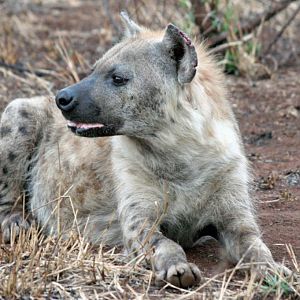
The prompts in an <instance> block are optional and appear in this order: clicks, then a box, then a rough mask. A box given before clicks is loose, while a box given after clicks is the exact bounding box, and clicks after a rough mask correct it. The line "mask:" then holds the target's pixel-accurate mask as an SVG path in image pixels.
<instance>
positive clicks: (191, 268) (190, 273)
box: [155, 262, 201, 288]
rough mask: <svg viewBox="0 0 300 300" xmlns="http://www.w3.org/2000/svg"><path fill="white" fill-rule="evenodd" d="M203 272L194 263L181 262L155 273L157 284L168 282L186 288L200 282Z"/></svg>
mask: <svg viewBox="0 0 300 300" xmlns="http://www.w3.org/2000/svg"><path fill="white" fill-rule="evenodd" d="M200 279H201V273H200V270H199V269H198V267H197V266H196V265H195V264H193V263H188V262H179V263H177V264H172V265H171V266H170V267H168V268H166V269H165V270H161V271H158V272H156V273H155V284H156V285H158V286H163V285H165V284H166V282H169V283H171V284H172V285H175V286H178V287H182V288H186V287H189V286H192V285H195V284H197V283H199V282H200Z"/></svg>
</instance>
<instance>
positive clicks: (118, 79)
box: [112, 75, 128, 86]
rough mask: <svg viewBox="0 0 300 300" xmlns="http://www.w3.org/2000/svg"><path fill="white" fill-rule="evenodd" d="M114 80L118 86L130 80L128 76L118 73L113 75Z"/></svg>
mask: <svg viewBox="0 0 300 300" xmlns="http://www.w3.org/2000/svg"><path fill="white" fill-rule="evenodd" d="M112 80H113V83H114V85H116V86H121V85H125V84H126V83H127V82H128V79H127V78H124V77H121V76H117V75H112Z"/></svg>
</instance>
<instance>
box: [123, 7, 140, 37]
mask: <svg viewBox="0 0 300 300" xmlns="http://www.w3.org/2000/svg"><path fill="white" fill-rule="evenodd" d="M120 15H121V19H122V22H123V24H124V27H125V32H124V35H125V37H129V38H130V37H134V36H136V35H138V34H139V33H140V32H141V31H142V30H143V28H142V27H140V26H139V25H138V24H136V23H135V22H134V21H133V20H132V19H130V17H129V16H128V14H127V12H126V11H124V10H123V11H121V13H120Z"/></svg>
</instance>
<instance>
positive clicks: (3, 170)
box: [2, 166, 8, 174]
mask: <svg viewBox="0 0 300 300" xmlns="http://www.w3.org/2000/svg"><path fill="white" fill-rule="evenodd" d="M2 172H3V174H7V172H8V170H7V167H5V166H4V167H3V168H2Z"/></svg>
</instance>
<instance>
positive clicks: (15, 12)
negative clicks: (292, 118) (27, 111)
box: [0, 0, 300, 299]
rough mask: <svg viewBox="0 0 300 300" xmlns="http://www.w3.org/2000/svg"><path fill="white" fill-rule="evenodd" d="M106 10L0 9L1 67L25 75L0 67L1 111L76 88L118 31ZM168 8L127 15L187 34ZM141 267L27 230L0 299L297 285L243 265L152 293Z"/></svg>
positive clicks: (289, 294)
mask: <svg viewBox="0 0 300 300" xmlns="http://www.w3.org/2000/svg"><path fill="white" fill-rule="evenodd" d="M104 2H105V1H101V2H98V5H96V4H95V1H94V2H92V1H84V2H83V1H77V0H69V1H54V0H53V1H33V0H32V1H4V2H3V1H2V2H1V1H0V5H2V6H1V7H0V61H1V60H3V61H5V62H6V63H10V64H15V63H18V62H19V63H20V62H21V63H22V65H23V66H25V67H26V68H27V69H28V70H29V71H28V72H19V71H16V70H12V69H11V70H8V69H6V68H3V67H0V80H1V81H0V106H1V107H3V106H4V105H5V104H6V103H7V102H8V100H9V99H12V98H15V97H19V96H22V97H24V96H33V95H37V94H50V95H52V94H54V93H55V90H56V88H57V87H59V86H60V87H62V86H65V85H67V84H70V83H72V82H75V81H78V80H79V79H80V78H81V77H82V76H84V75H85V74H86V73H87V72H88V71H89V68H90V66H91V65H92V64H93V62H94V60H95V59H97V58H98V57H99V56H101V54H103V53H104V52H105V50H106V49H107V48H108V47H110V46H111V43H112V42H113V41H114V37H115V36H116V35H117V34H118V33H117V30H118V26H119V25H120V23H119V19H118V17H117V14H116V12H117V11H119V10H120V8H122V5H119V4H118V3H117V2H114V4H112V3H113V2H111V1H109V2H110V4H111V9H112V11H113V16H109V15H107V13H106V12H105V7H104V6H103V3H104ZM166 2H167V1H157V3H156V4H155V5H152V6H150V7H149V6H147V4H146V2H145V1H131V2H130V5H128V7H127V9H128V10H129V12H130V13H131V14H132V15H133V16H134V17H135V18H136V19H138V20H139V21H140V22H141V23H144V24H146V25H150V24H151V27H152V28H153V27H154V28H161V27H162V25H165V24H166V23H168V22H169V21H172V22H175V23H177V24H178V25H179V26H183V27H186V28H188V29H189V30H190V31H191V32H193V31H194V30H195V28H191V26H190V24H188V23H187V22H188V19H187V18H186V11H185V10H184V9H183V8H180V9H177V8H176V9H175V7H176V5H177V4H178V3H177V1H168V3H166ZM249 2H250V1H249ZM252 2H255V1H252ZM28 5H29V6H28ZM30 5H31V6H30ZM95 7H96V8H97V9H94V8H95ZM123 7H124V6H123ZM170 7H171V8H170ZM39 14H41V15H42V18H41V16H39ZM111 17H113V20H114V22H116V23H115V24H114V27H112V26H111V21H112V19H111ZM73 18H74V19H75V20H73ZM91 20H93V22H91ZM233 40H235V37H233ZM74 49H76V50H74ZM237 51H238V50H237ZM80 53H82V54H80ZM252 58H253V59H254V57H253V56H251V59H252ZM36 71H40V72H44V74H45V75H44V76H43V77H41V76H38V75H37V74H36V73H34V72H36ZM286 247H287V250H288V253H289V256H290V257H289V260H290V261H291V262H292V263H293V270H294V271H297V272H299V268H300V266H299V264H298V262H297V261H299V257H298V258H297V257H295V254H294V251H293V247H292V245H286ZM144 262H145V259H144V257H138V258H137V259H134V260H131V261H130V259H129V258H128V257H127V256H125V255H123V254H122V253H121V250H120V249H114V248H113V249H107V248H105V247H102V246H99V247H95V246H92V245H90V244H88V243H87V242H86V241H85V240H84V239H83V238H82V237H81V236H78V235H76V234H72V235H71V236H70V237H69V238H68V239H67V240H64V239H62V238H56V239H55V238H53V237H45V236H43V235H42V233H41V232H40V231H39V230H38V229H37V228H36V227H31V228H30V230H29V231H27V232H22V233H21V235H20V237H19V238H18V239H16V238H15V237H12V240H11V243H10V244H6V245H5V244H1V245H0V299H1V298H3V299H11V298H22V299H44V298H55V299H74V298H75V299H78V298H79V299H133V298H137V299H148V298H150V299H156V298H160V299H161V298H163V299H252V298H266V299H281V298H290V299H292V298H294V299H297V298H298V297H299V298H300V280H299V279H298V280H297V281H296V280H295V279H294V278H289V279H283V278H282V276H281V275H280V274H275V273H274V272H273V271H272V270H270V274H271V275H270V276H269V277H268V278H267V279H266V280H265V281H263V280H260V281H257V280H255V278H254V276H253V275H250V274H249V273H248V272H246V273H245V272H244V270H245V268H248V267H249V266H247V265H244V264H243V263H242V262H241V263H240V264H238V265H237V267H235V268H233V269H228V270H226V272H223V273H220V274H217V275H215V276H213V277H209V278H208V277H205V276H204V277H203V280H202V282H201V284H200V286H198V287H194V288H191V289H188V290H183V289H179V288H175V287H171V286H169V285H166V286H165V287H164V288H161V289H158V288H155V287H154V286H153V285H151V281H152V279H153V273H152V272H151V270H149V269H147V268H146V267H145V264H144ZM200 267H201V266H200Z"/></svg>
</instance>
